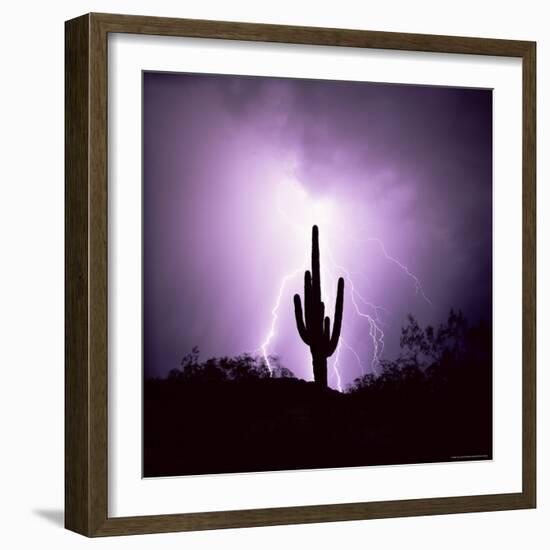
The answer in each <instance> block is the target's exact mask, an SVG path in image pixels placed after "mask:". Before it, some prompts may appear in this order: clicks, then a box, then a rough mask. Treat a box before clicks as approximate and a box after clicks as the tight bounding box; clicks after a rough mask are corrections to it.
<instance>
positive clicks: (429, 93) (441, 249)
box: [143, 73, 492, 387]
mask: <svg viewBox="0 0 550 550" xmlns="http://www.w3.org/2000/svg"><path fill="white" fill-rule="evenodd" d="M143 117H144V118H143V122H144V125H143V128H144V130H143V150H144V161H143V234H144V288H143V290H144V367H145V374H146V376H164V375H166V374H167V373H168V371H169V370H170V369H172V368H177V367H178V365H179V362H180V360H181V357H182V356H183V355H185V354H186V353H188V352H189V351H190V350H191V348H192V347H193V346H195V345H196V346H198V347H199V349H200V352H201V358H202V359H206V358H208V357H212V356H217V357H219V356H223V355H227V356H235V355H238V354H241V353H243V352H251V353H257V354H259V355H261V354H262V353H263V352H262V346H263V345H265V344H266V343H267V346H265V348H266V349H267V351H268V352H269V353H270V354H273V355H278V356H279V357H280V361H281V363H282V364H283V365H284V366H286V367H288V368H289V369H291V370H292V371H293V372H294V373H295V374H296V375H297V376H299V377H302V378H306V379H311V378H312V372H311V361H310V356H309V350H308V348H307V347H306V346H305V345H304V344H303V343H302V341H301V340H300V338H299V336H298V333H297V331H296V326H295V321H294V310H293V304H292V296H293V295H294V294H295V293H296V292H299V293H300V294H302V293H303V271H304V269H305V268H308V269H309V254H310V246H311V225H312V224H313V223H317V224H318V225H319V231H320V244H321V267H322V288H323V297H324V301H325V303H326V306H327V308H328V314H329V315H330V316H331V318H332V317H333V310H334V295H335V291H336V280H337V278H338V276H345V277H346V279H347V280H346V283H347V286H346V295H345V305H344V322H343V328H342V339H343V342H341V344H340V348H339V355H338V357H336V355H335V356H333V358H332V359H331V360H329V385H331V386H332V387H337V385H338V380H337V376H336V373H335V371H334V362H335V361H337V365H336V367H337V369H338V372H339V375H340V378H341V386H342V387H345V385H346V384H347V383H349V382H351V381H352V380H353V379H354V378H355V377H357V376H359V375H361V373H362V372H364V373H368V372H372V369H373V368H374V369H375V370H376V366H377V365H376V361H374V364H373V357H374V355H373V354H374V353H375V347H374V342H373V340H372V338H371V332H372V330H373V328H374V323H375V324H376V326H378V327H379V329H380V330H382V331H383V333H384V336H383V341H384V350H383V353H382V356H381V357H382V358H390V359H391V358H394V357H395V356H396V354H397V353H398V351H399V336H400V329H401V326H402V325H403V324H404V323H405V320H406V315H407V314H408V313H409V312H410V313H412V314H414V315H415V316H416V317H417V318H418V320H419V321H420V322H421V323H422V324H427V323H430V324H439V323H440V322H441V321H443V320H445V319H446V317H447V314H448V312H449V309H450V308H451V307H454V308H455V309H459V308H460V309H462V311H463V312H464V313H465V315H466V316H467V318H468V319H469V321H470V322H472V323H475V322H477V321H479V320H480V319H486V320H489V321H490V319H491V308H492V298H491V293H492V286H491V279H492V259H491V246H492V92H491V91H490V90H476V89H458V88H446V87H428V86H406V85H387V84H372V83H362V82H337V81H322V80H296V79H276V78H263V77H241V76H219V75H193V74H163V73H144V86H143ZM344 270H345V271H344ZM417 281H418V282H419V284H420V285H421V289H422V290H423V293H424V296H423V295H422V290H421V291H418V284H417ZM352 286H353V288H354V289H355V292H354V293H352ZM279 298H280V300H278V299H279ZM352 298H353V299H352ZM354 302H355V303H354ZM277 304H278V306H279V307H278V308H276V305H277ZM373 306H379V308H378V309H375V308H374V307H373ZM274 312H275V315H276V318H275V317H274ZM360 313H361V314H360ZM367 316H368V317H367ZM377 335H378V337H377V340H378V341H380V336H381V333H378V332H377ZM381 349H382V348H381V343H380V342H379V344H378V351H379V352H380V350H381Z"/></svg>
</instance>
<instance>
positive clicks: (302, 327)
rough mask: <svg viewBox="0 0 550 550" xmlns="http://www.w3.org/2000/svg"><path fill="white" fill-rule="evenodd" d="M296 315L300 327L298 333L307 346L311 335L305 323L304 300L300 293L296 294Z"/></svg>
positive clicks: (297, 324)
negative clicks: (301, 298)
mask: <svg viewBox="0 0 550 550" xmlns="http://www.w3.org/2000/svg"><path fill="white" fill-rule="evenodd" d="M294 315H295V316H296V326H297V327H298V334H299V335H300V338H301V339H302V340H303V341H304V344H305V345H306V346H309V337H308V332H307V329H306V326H305V324H304V313H303V311H302V301H301V300H300V296H299V295H298V294H295V295H294Z"/></svg>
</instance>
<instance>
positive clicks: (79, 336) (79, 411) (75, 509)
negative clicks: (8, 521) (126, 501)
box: [65, 16, 92, 534]
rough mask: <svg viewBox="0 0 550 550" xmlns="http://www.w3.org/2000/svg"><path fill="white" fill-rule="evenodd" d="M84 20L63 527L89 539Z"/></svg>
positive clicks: (75, 73) (71, 58)
mask: <svg viewBox="0 0 550 550" xmlns="http://www.w3.org/2000/svg"><path fill="white" fill-rule="evenodd" d="M88 25H89V18H88V17H85V16H84V17H79V18H78V19H75V20H73V21H71V22H69V23H67V24H66V25H65V82H66V86H65V526H66V527H67V528H68V529H72V530H73V531H77V532H79V533H84V534H89V533H90V529H89V513H90V510H91V503H90V494H91V490H92V488H91V484H90V477H89V468H90V456H89V450H90V449H89V432H90V429H89V425H88V419H89V412H90V411H89V408H88V395H89V392H90V386H89V380H88V368H89V362H88V307H89V300H88V282H89V281H88V234H89V226H88V223H87V217H88V215H87V213H88V159H89V157H90V151H89V133H88V125H89V113H88V87H89V77H90V75H89V70H88V60H89V45H88V33H89V26H88Z"/></svg>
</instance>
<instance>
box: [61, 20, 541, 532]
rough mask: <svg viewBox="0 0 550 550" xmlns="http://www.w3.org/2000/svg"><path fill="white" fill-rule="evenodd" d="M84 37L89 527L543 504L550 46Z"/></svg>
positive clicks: (78, 295) (334, 36)
mask: <svg viewBox="0 0 550 550" xmlns="http://www.w3.org/2000/svg"><path fill="white" fill-rule="evenodd" d="M65 37H66V59H65V63H66V111H65V112H66V206H65V216H66V362H65V369H66V395H65V403H66V409H65V417H66V420H65V428H66V461H65V469H66V491H65V494H66V516H65V518H66V519H65V522H66V527H67V528H68V529H71V530H73V531H76V532H78V533H81V534H84V535H87V536H105V535H123V534H139V533H153V532H167V531H185V530H197V529H217V528H229V527H248V526H261V525H280V524H292V523H311V522H323V521H340V520H358V519H371V518H386V517H398V516H414V515H428V514H446V513H457V512H461V513H462V512H482V511H494V510H507V509H518V508H533V507H535V505H536V468H535V461H536V447H535V367H536V365H535V319H536V306H535V298H536V296H535V265H536V257H535V249H536V247H535V245H536V235H535V215H536V214H535V203H536V201H535V183H536V181H535V153H536V146H535V120H536V116H535V113H536V111H535V107H536V105H535V103H536V100H535V90H536V85H535V67H536V62H535V43H533V42H524V41H515V40H497V39H485V38H464V37H450V36H432V35H415V34H403V33H386V32H373V31H358V30H343V29H326V28H308V27H291V26H277V25H264V24H250V23H232V22H218V21H199V20H187V19H165V18H155V17H141V16H125V15H111V14H88V15H84V16H82V17H79V18H76V19H73V20H71V21H68V22H67V23H66V28H65Z"/></svg>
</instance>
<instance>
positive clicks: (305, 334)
mask: <svg viewBox="0 0 550 550" xmlns="http://www.w3.org/2000/svg"><path fill="white" fill-rule="evenodd" d="M304 309H305V316H304V314H303V311H302V301H301V300H300V296H299V294H296V295H295V296H294V313H295V315H296V326H297V327H298V333H299V334H300V337H301V338H302V340H303V341H304V343H305V344H306V345H307V346H309V349H310V351H311V357H312V361H313V378H314V380H315V382H316V383H317V384H319V385H320V386H322V387H326V386H327V358H328V357H330V356H331V355H332V354H333V353H334V352H335V350H336V347H337V346H338V339H339V338H340V330H341V329H342V313H343V310H344V279H343V278H342V277H340V278H339V279H338V293H337V294H336V307H335V310H334V327H333V328H332V335H331V334H330V318H329V317H325V304H324V303H323V302H322V301H321V274H320V271H319V229H318V228H317V226H316V225H314V226H313V229H312V233H311V272H310V271H306V272H305V277H304Z"/></svg>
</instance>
